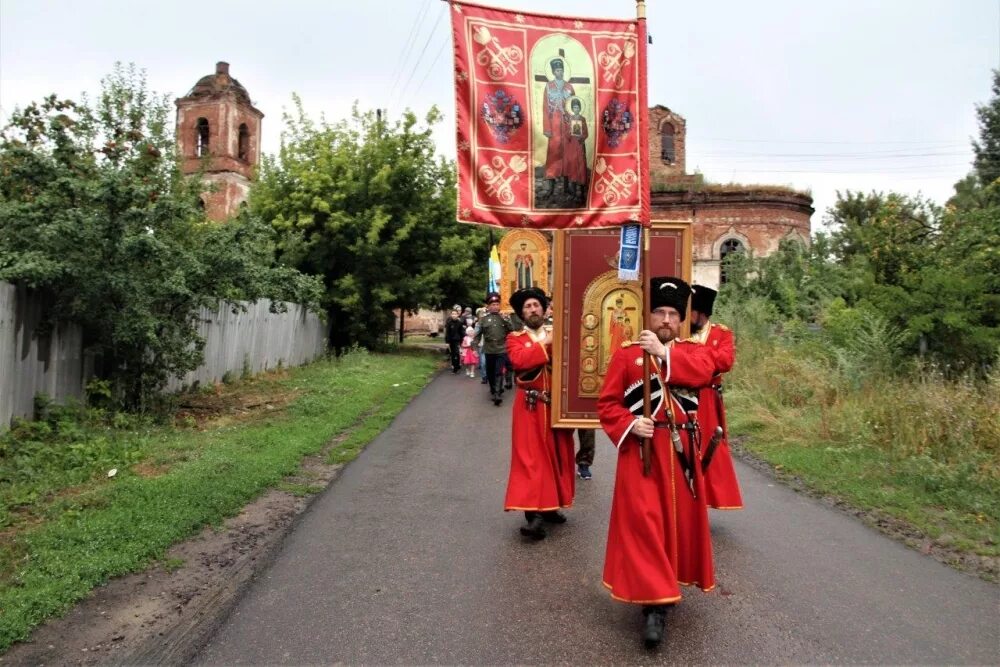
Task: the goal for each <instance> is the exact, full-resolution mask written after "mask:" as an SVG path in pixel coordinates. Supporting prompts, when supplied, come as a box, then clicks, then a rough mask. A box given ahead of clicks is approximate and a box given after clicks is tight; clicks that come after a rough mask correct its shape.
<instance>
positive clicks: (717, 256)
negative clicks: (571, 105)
mask: <svg viewBox="0 0 1000 667" xmlns="http://www.w3.org/2000/svg"><path fill="white" fill-rule="evenodd" d="M176 105H177V144H178V149H179V151H180V154H181V156H182V159H183V162H182V168H183V170H184V173H186V174H196V173H201V174H202V178H203V179H205V181H207V182H208V183H211V184H212V186H213V187H212V188H210V189H209V190H206V192H205V193H204V194H203V195H202V201H203V202H204V206H205V214H206V216H207V217H208V218H209V219H210V220H225V219H226V218H229V217H230V216H232V215H235V214H236V213H237V212H238V211H239V207H240V206H241V205H243V203H244V202H245V201H246V198H247V195H248V194H249V191H250V184H251V179H252V178H253V172H254V169H255V168H256V167H257V165H258V163H259V161H260V136H261V134H260V133H261V120H262V119H263V117H264V114H263V113H261V112H260V110H259V109H257V108H256V107H254V106H253V104H252V102H251V101H250V95H249V94H248V93H247V89H246V88H244V87H243V85H242V84H240V82H239V81H237V80H236V79H234V78H233V77H232V76H230V74H229V64H228V63H225V62H220V63H218V64H216V66H215V73H214V74H209V75H207V76H204V77H202V78H201V79H199V80H198V82H197V83H196V84H195V85H194V87H193V88H192V89H191V91H190V92H189V93H188V94H187V95H185V96H184V97H181V98H179V99H178V100H177V101H176ZM649 120H650V122H649V130H648V131H649V135H648V142H649V144H648V145H649V151H650V172H651V173H650V178H651V182H652V214H653V219H654V220H662V221H666V222H681V223H689V224H690V225H691V228H692V237H693V241H692V278H693V280H694V282H697V283H700V284H702V285H710V286H718V285H719V284H720V282H722V281H723V280H724V279H725V276H724V275H723V274H722V259H723V258H724V257H725V256H726V255H727V254H729V253H732V252H748V251H749V252H753V253H754V254H755V255H757V256H765V255H769V254H770V253H772V252H774V251H775V250H777V248H778V245H779V244H780V243H781V241H782V240H784V239H792V240H796V241H798V242H801V243H803V244H808V243H809V233H810V219H811V216H812V214H813V207H812V197H810V196H809V195H808V194H805V193H802V192H797V191H795V190H791V189H789V188H785V187H781V186H759V185H756V186H741V185H724V186H722V185H706V184H704V183H703V182H702V181H701V178H700V177H699V176H694V175H691V174H688V173H687V170H686V164H685V158H686V121H685V120H684V118H683V117H681V116H679V115H678V114H676V113H674V112H673V111H671V110H670V109H668V108H666V107H664V106H659V105H658V106H655V107H653V108H652V109H650V114H649Z"/></svg>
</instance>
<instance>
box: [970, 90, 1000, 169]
mask: <svg viewBox="0 0 1000 667" xmlns="http://www.w3.org/2000/svg"><path fill="white" fill-rule="evenodd" d="M992 91H993V98H992V99H990V101H989V102H987V103H986V104H979V105H976V116H978V117H979V141H975V140H973V142H972V152H973V153H975V155H976V157H975V160H973V167H974V169H975V172H976V176H977V177H978V178H979V183H980V184H981V185H982V186H984V187H985V186H988V185H990V184H992V183H994V182H996V180H997V179H998V178H1000V70H993V86H992Z"/></svg>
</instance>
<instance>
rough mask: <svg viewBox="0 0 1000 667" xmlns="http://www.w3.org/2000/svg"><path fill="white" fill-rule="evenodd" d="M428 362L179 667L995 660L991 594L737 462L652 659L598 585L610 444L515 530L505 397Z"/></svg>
mask: <svg viewBox="0 0 1000 667" xmlns="http://www.w3.org/2000/svg"><path fill="white" fill-rule="evenodd" d="M512 400H513V397H512V396H511V395H510V394H507V400H506V401H505V403H504V405H503V406H502V407H501V408H496V407H494V406H493V405H492V404H491V403H490V402H489V400H488V394H487V392H486V389H485V387H483V386H482V385H480V384H479V380H478V378H477V379H475V380H472V379H469V378H466V377H464V376H461V375H458V376H456V375H452V374H450V373H445V374H441V375H439V376H438V377H437V378H435V379H434V380H433V381H432V382H431V384H430V385H428V387H427V389H426V390H425V391H424V392H423V394H421V395H420V396H419V397H418V398H417V399H415V400H414V402H413V403H412V404H410V405H409V406H408V407H407V408H406V409H405V410H404V411H403V412H402V413H401V414H400V415H399V417H398V418H397V419H396V420H395V422H394V423H393V424H392V426H391V427H390V428H389V429H388V430H387V431H386V432H385V433H383V434H382V435H381V436H380V437H379V438H378V439H377V440H375V441H374V442H373V443H372V444H371V445H370V446H369V447H368V449H367V450H366V451H365V452H364V453H363V454H362V455H361V456H360V457H359V458H358V459H357V460H356V461H354V462H353V463H352V464H350V466H348V468H347V469H346V470H344V472H343V474H342V476H341V477H340V478H339V479H338V480H337V481H336V482H335V483H333V484H332V485H331V486H330V488H329V489H327V491H326V492H325V493H324V495H323V496H322V497H320V498H318V499H317V500H316V502H315V503H314V504H313V505H312V507H311V508H310V510H309V511H308V513H307V514H306V515H305V516H304V517H303V519H302V521H301V523H300V524H299V525H298V527H297V528H296V530H295V531H294V532H293V533H292V534H291V535H290V536H289V538H288V540H287V542H286V544H285V546H284V548H283V549H282V551H281V552H280V554H279V555H278V556H277V558H276V559H275V562H274V564H273V566H272V567H271V568H270V569H269V570H267V571H265V572H264V573H263V574H262V575H261V576H260V577H259V578H258V579H257V580H256V581H255V582H254V583H253V585H252V586H251V587H250V588H249V589H248V591H247V592H246V594H245V596H244V597H243V599H242V600H241V602H240V604H239V605H238V606H237V607H236V609H235V610H234V612H233V613H232V615H231V616H230V618H229V619H228V620H227V622H226V623H225V624H224V625H223V626H222V627H221V628H220V630H219V632H218V633H217V634H216V635H215V636H214V637H213V638H212V639H211V640H210V642H209V643H208V645H207V646H205V647H204V649H203V651H202V652H201V654H200V655H199V656H198V658H197V662H198V663H199V664H217V665H223V664H226V665H233V664H263V663H268V664H296V665H298V664H316V663H324V664H330V663H348V664H357V663H369V664H371V663H380V664H400V663H403V664H457V663H463V664H487V663H489V664H496V663H531V664H537V663H574V664H588V663H601V664H607V663H615V664H622V663H650V662H663V663H666V662H682V663H714V664H720V663H725V664H773V663H885V664H888V663H891V664H904V663H922V664H927V663H932V664H997V663H998V662H1000V622H998V620H1000V611H998V610H1000V587H998V586H996V585H994V584H991V583H988V582H985V581H981V580H978V579H975V578H973V577H971V576H969V575H965V574H961V573H959V572H955V571H953V570H951V569H949V568H948V567H946V566H944V565H941V564H939V563H937V562H936V561H934V560H932V559H930V558H928V557H925V556H922V555H920V554H918V553H917V552H915V551H912V550H910V549H908V548H906V547H904V546H902V545H900V544H898V543H896V542H893V541H891V540H889V539H888V538H885V537H883V536H882V535H880V534H878V533H876V532H875V531H873V530H871V529H869V528H867V527H865V526H863V525H862V524H860V523H858V522H857V521H855V520H854V519H852V518H850V517H848V516H847V515H845V514H842V513H840V512H837V511H835V510H831V509H829V508H827V507H826V506H824V505H822V504H821V503H818V502H817V501H815V500H813V499H810V498H808V497H805V496H802V495H799V494H796V493H795V492H793V491H790V490H788V489H786V488H784V487H782V486H781V485H779V484H777V483H776V482H774V481H773V480H771V479H770V478H768V477H767V476H765V475H762V474H760V473H758V472H756V471H754V470H752V469H750V468H748V467H746V466H742V465H739V466H738V473H739V474H740V480H741V482H742V484H743V490H744V497H745V500H746V503H747V507H748V509H746V510H744V511H742V512H713V515H712V524H713V531H712V532H713V537H714V540H713V542H714V545H715V552H716V568H717V575H718V576H717V578H718V582H719V585H718V587H717V589H716V590H715V591H713V592H712V593H708V594H705V593H701V592H700V591H698V590H694V589H689V590H688V592H687V594H686V597H685V599H684V601H683V602H682V603H681V604H680V605H679V606H678V607H676V608H674V609H673V610H672V611H671V612H670V613H669V614H668V616H667V638H666V640H665V641H664V644H663V645H662V646H661V648H660V649H659V650H658V651H657V652H656V653H653V654H650V653H648V652H646V651H645V650H644V649H642V647H641V645H640V642H639V634H638V633H639V628H640V618H641V617H640V614H639V612H638V609H637V608H636V607H633V606H630V605H625V604H622V603H618V602H615V601H613V600H611V599H610V598H609V597H608V595H607V592H606V591H605V589H604V588H603V586H602V585H601V568H602V565H603V557H604V545H605V539H606V531H607V521H608V512H609V507H610V499H611V491H612V483H613V469H614V463H615V451H614V448H613V447H612V446H611V445H610V443H609V442H608V440H607V438H606V437H605V436H604V435H603V433H599V434H598V439H597V453H598V455H597V460H596V463H595V466H594V479H593V480H592V481H590V482H580V481H579V480H578V482H577V495H576V504H575V506H574V508H573V509H572V510H570V511H569V512H568V516H569V522H568V523H567V524H566V525H564V526H561V527H559V526H557V527H555V528H554V529H553V530H552V531H550V535H549V538H548V539H546V540H544V541H542V542H539V543H532V542H526V541H525V540H524V538H522V537H521V536H520V535H519V534H518V527H519V526H520V525H521V523H522V517H521V516H520V514H514V513H507V514H505V513H504V512H503V511H502V509H501V508H502V504H503V495H504V489H505V484H506V478H507V468H508V460H509V455H510V445H509V438H510V403H511V401H512Z"/></svg>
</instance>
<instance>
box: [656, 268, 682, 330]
mask: <svg viewBox="0 0 1000 667" xmlns="http://www.w3.org/2000/svg"><path fill="white" fill-rule="evenodd" d="M690 295H691V287H690V286H689V285H688V284H687V283H686V282H684V281H683V280H681V279H680V278H674V277H672V276H660V277H657V278H650V279H649V302H650V303H649V309H650V310H656V309H657V308H660V307H661V306H670V307H671V308H676V309H677V312H678V313H680V314H681V322H683V321H684V320H685V318H687V305H688V296H690Z"/></svg>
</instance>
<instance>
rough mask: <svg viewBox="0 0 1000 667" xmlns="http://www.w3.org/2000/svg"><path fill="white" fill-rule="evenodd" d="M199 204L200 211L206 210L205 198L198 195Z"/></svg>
mask: <svg viewBox="0 0 1000 667" xmlns="http://www.w3.org/2000/svg"><path fill="white" fill-rule="evenodd" d="M197 206H198V210H199V211H202V212H204V210H205V200H204V199H202V198H201V197H198V204H197Z"/></svg>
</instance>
